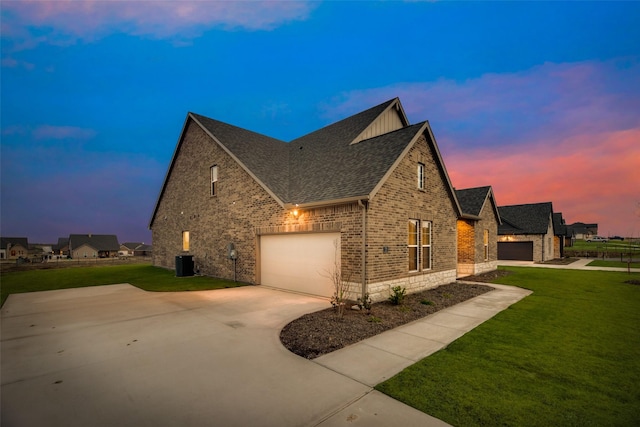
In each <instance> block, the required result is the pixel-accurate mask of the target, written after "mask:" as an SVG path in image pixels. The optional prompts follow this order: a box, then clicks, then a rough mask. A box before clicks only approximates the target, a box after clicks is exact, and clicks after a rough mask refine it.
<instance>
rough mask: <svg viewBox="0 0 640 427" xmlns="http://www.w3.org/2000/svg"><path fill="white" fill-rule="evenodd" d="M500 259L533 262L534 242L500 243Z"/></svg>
mask: <svg viewBox="0 0 640 427" xmlns="http://www.w3.org/2000/svg"><path fill="white" fill-rule="evenodd" d="M498 259H500V260H509V261H533V242H498Z"/></svg>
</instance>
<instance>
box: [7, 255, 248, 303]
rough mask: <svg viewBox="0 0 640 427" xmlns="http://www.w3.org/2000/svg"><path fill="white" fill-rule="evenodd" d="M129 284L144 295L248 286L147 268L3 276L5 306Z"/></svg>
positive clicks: (45, 272)
mask: <svg viewBox="0 0 640 427" xmlns="http://www.w3.org/2000/svg"><path fill="white" fill-rule="evenodd" d="M117 283H129V284H131V285H133V286H137V287H138V288H141V289H144V290H145V291H162V292H174V291H202V290H209V289H221V288H233V287H236V286H243V285H245V283H241V282H233V281H230V280H223V279H216V278H213V277H206V276H194V277H175V273H174V272H173V271H171V270H166V269H164V268H159V267H153V266H151V265H147V264H134V265H116V266H108V267H78V268H60V269H52V270H30V271H17V272H9V273H3V274H2V277H1V278H0V289H1V295H2V304H4V302H5V300H6V299H7V297H8V296H9V294H14V293H20V292H35V291H48V290H53V289H67V288H82V287H86V286H98V285H109V284H117Z"/></svg>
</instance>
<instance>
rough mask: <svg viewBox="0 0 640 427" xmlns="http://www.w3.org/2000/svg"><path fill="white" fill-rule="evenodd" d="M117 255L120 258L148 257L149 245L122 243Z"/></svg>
mask: <svg viewBox="0 0 640 427" xmlns="http://www.w3.org/2000/svg"><path fill="white" fill-rule="evenodd" d="M118 254H119V255H120V256H150V255H151V245H145V244H144V242H126V243H122V244H120V250H119V251H118Z"/></svg>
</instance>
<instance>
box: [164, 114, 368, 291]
mask: <svg viewBox="0 0 640 427" xmlns="http://www.w3.org/2000/svg"><path fill="white" fill-rule="evenodd" d="M213 165H217V166H218V183H217V195H216V196H211V195H210V191H211V190H210V167H211V166H213ZM361 212H362V211H361V210H360V208H359V207H358V205H357V203H355V204H347V205H341V206H332V207H327V208H318V209H311V210H300V214H299V215H298V217H295V216H294V215H293V214H292V212H291V211H290V210H287V209H284V208H283V207H282V206H281V205H279V204H278V203H277V202H276V201H275V199H273V197H271V195H270V194H269V193H268V192H267V191H266V190H265V189H264V188H263V187H262V186H260V185H259V184H258V183H257V182H256V181H255V180H254V179H253V178H252V177H251V176H250V175H249V174H248V173H247V172H246V171H245V170H244V169H243V168H242V167H241V166H240V165H239V164H238V163H237V162H236V161H235V160H234V159H233V158H231V157H230V156H229V155H228V154H227V153H226V152H225V151H224V150H223V149H222V148H220V146H218V145H217V144H216V143H215V142H214V141H213V140H212V139H211V138H210V137H209V136H208V135H207V134H206V133H205V132H204V131H203V130H202V129H201V128H200V127H199V126H198V125H197V124H194V123H193V122H190V123H189V124H188V126H187V128H186V130H185V134H184V139H183V141H182V145H181V147H180V150H179V152H178V154H177V156H176V159H175V162H174V165H173V169H172V171H171V174H170V176H169V177H168V180H167V183H166V189H165V192H164V195H163V197H162V199H161V200H160V203H159V205H158V209H157V212H156V215H155V218H154V221H153V225H152V233H153V245H154V251H153V263H154V265H157V266H162V267H165V268H171V269H173V268H175V256H176V255H181V254H186V253H188V254H190V255H193V256H194V262H195V266H196V268H197V269H199V271H200V272H201V273H202V274H206V275H211V276H215V277H222V278H228V279H232V278H233V277H234V263H233V261H232V260H230V259H228V257H227V245H228V244H229V243H233V244H234V245H235V249H236V251H237V253H238V259H237V261H236V263H237V265H236V278H237V280H239V281H243V282H248V283H258V282H259V265H258V263H259V256H258V249H259V245H258V239H259V236H260V235H261V234H274V233H290V232H309V231H329V230H333V231H341V232H342V241H341V253H342V265H343V266H345V274H346V275H349V276H350V277H351V280H353V281H361V280H362V279H361V273H360V271H361V269H360V265H361V258H362V255H361V254H362V252H361V248H362V240H361V233H360V230H361V228H362V226H361V224H362V220H361V216H362V213H361ZM183 231H189V232H190V240H191V242H190V248H189V251H188V252H183V251H182V232H183Z"/></svg>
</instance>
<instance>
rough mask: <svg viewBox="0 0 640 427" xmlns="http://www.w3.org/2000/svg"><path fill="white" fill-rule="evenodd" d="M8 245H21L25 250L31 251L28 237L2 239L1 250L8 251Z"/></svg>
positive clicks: (0, 238)
mask: <svg viewBox="0 0 640 427" xmlns="http://www.w3.org/2000/svg"><path fill="white" fill-rule="evenodd" d="M8 245H11V246H16V245H20V246H22V247H23V248H25V249H29V239H27V238H26V237H0V248H2V249H7V246H8Z"/></svg>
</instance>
